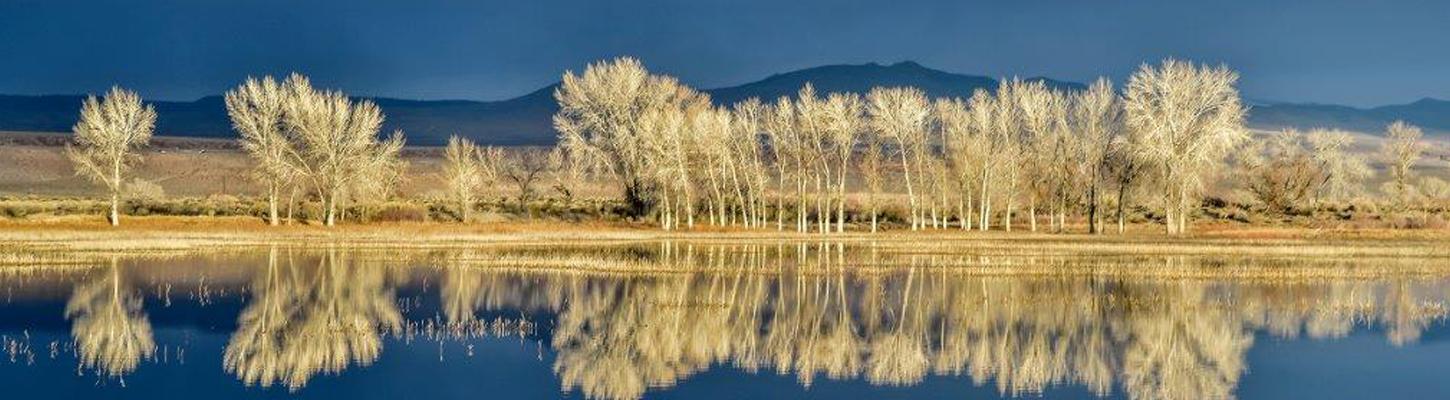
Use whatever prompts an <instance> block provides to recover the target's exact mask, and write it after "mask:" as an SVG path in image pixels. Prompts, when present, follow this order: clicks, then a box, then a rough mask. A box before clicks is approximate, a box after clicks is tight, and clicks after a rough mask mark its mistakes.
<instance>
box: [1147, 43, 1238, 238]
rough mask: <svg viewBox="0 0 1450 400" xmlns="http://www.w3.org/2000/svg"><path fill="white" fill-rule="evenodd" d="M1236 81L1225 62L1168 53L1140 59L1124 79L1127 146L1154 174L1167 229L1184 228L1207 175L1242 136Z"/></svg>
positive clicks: (1217, 165) (1204, 184)
mask: <svg viewBox="0 0 1450 400" xmlns="http://www.w3.org/2000/svg"><path fill="white" fill-rule="evenodd" d="M1237 81H1238V74H1237V73H1235V72H1233V71H1231V70H1229V69H1228V68H1227V67H1222V66H1220V67H1208V66H1199V65H1195V64H1193V63H1189V62H1184V61H1179V60H1174V59H1168V60H1166V61H1164V62H1163V63H1162V64H1161V65H1160V66H1156V67H1155V66H1151V65H1146V64H1145V65H1143V66H1142V67H1141V68H1139V69H1138V71H1137V72H1135V73H1134V74H1133V76H1132V77H1131V78H1129V79H1128V87H1127V91H1126V95H1125V106H1124V110H1125V115H1126V120H1127V125H1128V127H1129V128H1130V130H1131V135H1132V136H1131V138H1132V141H1133V142H1134V145H1133V148H1134V149H1135V150H1136V151H1137V152H1139V153H1140V154H1139V156H1140V157H1141V159H1142V160H1144V162H1145V164H1144V166H1145V167H1147V168H1148V169H1149V170H1151V171H1152V173H1153V174H1154V175H1155V176H1156V178H1157V183H1158V190H1159V192H1160V194H1161V196H1162V197H1161V199H1160V200H1161V201H1162V202H1163V209H1164V211H1165V216H1166V218H1165V222H1166V225H1167V228H1168V229H1167V230H1168V233H1169V234H1180V233H1184V232H1186V231H1187V229H1188V217H1189V214H1190V213H1191V212H1192V211H1193V210H1194V209H1195V208H1196V207H1195V206H1196V205H1197V201H1198V197H1199V196H1200V195H1201V192H1202V191H1203V190H1204V189H1205V188H1206V187H1207V186H1208V180H1209V178H1210V177H1211V176H1212V174H1213V173H1214V172H1215V171H1216V170H1217V169H1218V168H1219V167H1220V166H1221V165H1222V164H1223V162H1224V157H1225V156H1226V154H1227V153H1228V151H1229V150H1231V149H1233V148H1234V146H1236V145H1238V144H1239V143H1240V142H1242V141H1243V140H1244V139H1245V138H1246V137H1247V131H1246V129H1245V128H1244V107H1243V105H1242V104H1241V102H1240V100H1239V93H1238V89H1236V88H1235V84H1236V83H1237Z"/></svg>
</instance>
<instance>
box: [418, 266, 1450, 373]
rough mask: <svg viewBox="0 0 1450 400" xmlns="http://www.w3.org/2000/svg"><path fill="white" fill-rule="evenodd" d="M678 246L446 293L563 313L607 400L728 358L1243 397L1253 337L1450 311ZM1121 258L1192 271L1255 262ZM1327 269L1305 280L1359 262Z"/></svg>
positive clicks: (1278, 287)
mask: <svg viewBox="0 0 1450 400" xmlns="http://www.w3.org/2000/svg"><path fill="white" fill-rule="evenodd" d="M676 246H677V245H670V244H665V245H661V246H660V248H659V249H657V251H652V252H645V253H644V254H647V256H644V257H641V256H639V254H640V251H639V249H629V250H624V251H619V252H615V253H609V254H588V253H586V254H582V255H577V256H574V257H571V256H568V255H561V254H558V252H557V251H553V252H551V253H549V254H547V255H545V254H540V255H539V256H540V258H539V259H538V264H537V265H536V267H537V269H536V270H533V271H531V270H530V269H529V268H527V267H525V266H524V264H526V263H522V262H520V260H522V259H526V258H528V254H530V252H529V251H517V252H511V253H506V254H495V253H487V252H463V253H458V252H454V253H448V255H447V256H445V257H441V258H440V259H445V260H449V261H447V262H444V263H442V264H444V266H445V271H446V274H447V279H446V280H445V281H444V282H443V283H442V285H443V286H444V287H445V288H454V289H456V290H444V291H443V292H442V293H443V296H444V299H443V302H444V303H445V304H460V305H464V306H462V307H468V306H473V307H476V308H477V309H490V310H505V309H511V308H520V307H523V308H546V309H548V310H551V311H553V312H556V313H557V314H558V323H557V326H556V327H555V328H554V331H553V335H554V336H553V342H552V346H553V348H554V350H555V351H556V352H557V353H558V355H557V358H556V359H555V361H554V370H555V372H556V373H557V374H558V376H559V378H560V380H561V385H562V387H563V389H564V390H565V391H573V390H579V391H581V392H582V393H583V394H584V395H585V396H586V397H589V398H607V399H630V398H638V397H641V396H642V395H643V394H644V392H645V391H646V390H648V389H649V388H652V387H669V386H673V385H674V384H675V383H677V382H679V381H680V380H682V379H685V378H687V377H688V376H690V375H692V374H694V373H698V372H701V371H704V370H706V369H708V368H711V367H713V366H717V365H721V364H729V365H732V366H735V367H739V368H742V369H744V370H747V371H756V370H759V369H762V368H764V369H769V370H773V371H774V372H776V373H780V374H794V375H796V377H797V379H798V380H799V382H800V383H801V384H803V385H811V384H812V383H813V382H814V381H815V380H816V379H818V377H821V376H824V377H827V378H831V379H853V378H860V379H865V380H866V381H868V382H871V383H873V384H880V385H912V384H915V383H918V382H920V381H921V380H922V379H923V378H924V377H925V376H926V375H927V374H929V373H930V374H938V375H961V374H966V375H968V376H970V377H971V379H972V380H973V381H974V382H975V383H976V384H978V385H984V384H988V383H989V382H990V383H992V384H994V385H995V386H996V388H997V389H998V391H999V392H1000V393H1001V394H1003V395H1010V396H1019V395H1027V394H1034V393H1040V392H1042V391H1043V390H1045V389H1047V388H1048V387H1051V386H1054V385H1081V386H1083V387H1085V388H1087V389H1089V390H1090V391H1092V392H1094V393H1097V394H1099V395H1108V394H1111V393H1113V392H1114V391H1115V390H1123V391H1125V394H1126V395H1127V397H1130V398H1161V399H1177V398H1229V397H1233V391H1234V388H1235V387H1236V386H1237V384H1238V380H1239V378H1240V377H1241V376H1242V375H1243V373H1244V371H1245V369H1246V365H1245V354H1246V353H1247V351H1248V349H1249V348H1250V347H1251V345H1252V344H1253V333H1254V332H1255V331H1257V330H1268V331H1269V332H1271V333H1273V334H1276V335H1280V336H1294V335H1298V334H1300V333H1301V332H1303V333H1305V334H1307V335H1308V336H1310V337H1313V338H1336V337H1342V336H1344V335H1345V334H1347V333H1348V332H1349V331H1350V329H1351V328H1353V327H1354V326H1355V325H1356V324H1361V325H1371V324H1374V325H1379V326H1384V327H1385V328H1386V330H1387V333H1386V335H1387V336H1388V340H1389V341H1390V342H1391V343H1393V344H1395V345H1402V344H1405V343H1410V342H1413V340H1414V339H1415V337H1416V335H1418V334H1419V332H1421V331H1423V330H1424V329H1425V328H1426V327H1427V326H1428V324H1429V323H1430V322H1432V321H1434V320H1436V319H1438V318H1440V317H1441V316H1443V315H1444V311H1443V310H1444V307H1443V306H1442V305H1441V302H1442V301H1443V296H1444V294H1445V291H1444V290H1443V288H1441V287H1439V286H1438V284H1436V283H1434V281H1433V280H1420V279H1415V278H1416V277H1412V276H1400V277H1390V278H1387V279H1388V280H1368V279H1353V280H1333V279H1322V276H1319V275H1320V274H1313V275H1314V278H1312V279H1295V278H1292V277H1290V276H1285V277H1281V278H1277V279H1258V278H1256V279H1233V278H1226V279H1200V278H1171V277H1160V278H1121V277H1113V276H1111V275H1093V274H1086V275H1083V274H1073V273H1058V274H1032V275H1026V276H1004V275H994V274H991V273H983V272H982V270H978V269H973V268H963V267H962V266H969V265H971V264H973V263H976V264H980V265H987V266H992V267H991V268H996V266H999V265H1002V264H1003V263H1009V262H1029V263H1038V264H1043V265H1061V264H1064V263H1069V264H1070V263H1072V260H1071V259H1070V258H1052V257H1041V258H1030V259H1028V260H1025V261H1024V260H1008V259H1005V258H1004V257H1000V256H983V257H979V258H977V259H975V260H971V259H969V258H964V257H946V256H932V255H901V254H895V255H882V254H878V253H877V252H874V251H871V250H869V249H861V248H852V247H845V246H841V245H833V244H825V245H809V246H763V247H751V246H734V247H732V246H690V245H684V247H685V248H684V249H681V248H678V247H676ZM587 258H593V259H594V260H595V263H594V265H596V266H597V267H598V268H601V269H617V270H628V269H635V270H642V271H653V272H652V273H647V274H629V273H625V272H599V271H595V272H593V273H574V272H566V271H568V269H567V268H566V267H567V266H568V265H579V264H583V263H584V261H583V259H587ZM1402 261H1403V260H1402ZM1123 262H1128V263H1150V262H1162V263H1165V264H1171V265H1172V266H1174V267H1175V268H1186V269H1189V270H1194V269H1204V268H1223V269H1234V268H1242V267H1244V265H1227V264H1225V263H1229V264H1232V263H1241V264H1243V263H1254V262H1257V261H1253V260H1238V261H1233V260H1228V261H1225V260H1196V259H1193V258H1184V257H1168V258H1165V259H1163V260H1153V259H1146V260H1145V259H1141V258H1135V259H1131V260H1124V261H1123ZM1409 262H1413V261H1409ZM630 263H637V264H640V265H635V266H631V265H629V264H630ZM1315 263H1318V264H1319V265H1309V266H1305V265H1300V267H1312V268H1327V269H1329V270H1331V271H1332V270H1333V269H1335V268H1340V267H1345V266H1346V265H1339V264H1336V263H1335V262H1327V261H1322V260H1321V261H1316V262H1315ZM1094 264H1095V265H1094V268H1101V267H1104V265H1103V261H1102V260H1097V261H1094ZM1311 264H1312V263H1311ZM1112 267H1114V268H1119V267H1123V266H1112ZM1408 267H1410V268H1407V270H1414V269H1415V268H1414V267H1416V266H1413V265H1411V266H1408ZM540 271H545V272H540ZM548 271H552V272H548ZM1281 272H1282V271H1281ZM1320 272H1323V271H1320ZM455 281H456V282H455ZM464 288H466V289H464ZM484 299H487V300H484ZM484 304H487V305H486V306H480V305H484ZM456 312H463V313H466V311H456Z"/></svg>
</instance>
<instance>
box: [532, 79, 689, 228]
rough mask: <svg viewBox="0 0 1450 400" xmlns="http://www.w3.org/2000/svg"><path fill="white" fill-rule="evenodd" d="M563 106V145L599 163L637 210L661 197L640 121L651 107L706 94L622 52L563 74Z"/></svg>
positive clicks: (557, 123) (559, 121)
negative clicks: (654, 71)
mask: <svg viewBox="0 0 1450 400" xmlns="http://www.w3.org/2000/svg"><path fill="white" fill-rule="evenodd" d="M554 98H555V99H556V100H558V102H559V112H558V113H557V114H555V115H554V127H555V129H557V130H558V131H559V145H560V146H562V147H564V148H565V149H567V150H568V151H569V152H570V154H571V156H573V157H575V158H576V159H578V160H580V161H581V162H585V163H589V164H594V165H597V166H599V168H600V170H602V171H605V172H607V173H609V174H611V175H613V176H614V177H615V178H617V179H618V180H619V182H621V184H622V186H623V188H622V189H623V191H624V196H625V199H626V200H627V201H628V203H629V204H630V207H631V208H632V209H633V211H634V212H635V213H636V215H643V214H645V213H646V212H647V211H649V210H650V209H652V208H653V206H654V204H655V203H656V201H657V198H656V197H655V193H654V191H655V188H654V187H653V183H654V182H655V181H654V180H653V179H651V176H650V175H652V174H651V170H652V169H653V168H652V167H653V165H652V163H653V162H655V161H657V160H654V159H650V158H648V157H646V155H645V154H643V153H641V150H642V149H644V148H645V145H646V144H645V143H644V142H645V141H646V140H650V139H651V138H648V137H644V136H642V134H641V129H640V123H641V117H642V116H643V114H644V113H646V112H649V111H651V110H661V109H666V108H679V107H682V104H684V103H686V102H700V101H702V96H701V95H700V94H699V93H698V92H695V91H694V90H691V89H689V88H687V87H685V86H683V85H680V84H679V83H678V82H677V81H675V80H674V79H673V78H669V77H664V76H655V75H651V74H650V73H649V71H647V70H645V68H644V65H643V64H642V63H640V62H639V60H636V59H633V58H627V57H625V58H618V59H615V60H613V61H607V62H599V63H594V64H590V65H589V67H588V68H586V69H585V70H584V73H583V74H582V75H575V74H574V73H573V72H568V73H565V74H564V78H563V81H562V83H560V86H559V89H558V90H556V91H555V92H554Z"/></svg>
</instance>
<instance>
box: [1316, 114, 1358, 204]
mask: <svg viewBox="0 0 1450 400" xmlns="http://www.w3.org/2000/svg"><path fill="white" fill-rule="evenodd" d="M1308 140H1309V147H1310V154H1311V157H1312V158H1313V160H1314V162H1315V164H1317V167H1318V169H1319V176H1318V182H1317V189H1316V190H1315V201H1316V202H1317V201H1321V200H1330V201H1343V200H1345V199H1348V198H1350V197H1353V196H1356V195H1358V194H1359V193H1360V192H1361V191H1362V190H1363V188H1364V181H1365V180H1367V179H1369V178H1370V177H1371V176H1373V175H1374V170H1373V169H1371V168H1370V167H1369V164H1368V163H1366V162H1365V159H1364V157H1362V156H1360V155H1357V154H1354V153H1350V152H1349V151H1347V150H1348V148H1349V147H1350V146H1352V145H1354V137H1352V136H1350V135H1349V134H1348V133H1345V132H1341V131H1325V130H1314V131H1310V132H1309V136H1308Z"/></svg>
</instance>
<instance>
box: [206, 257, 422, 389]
mask: <svg viewBox="0 0 1450 400" xmlns="http://www.w3.org/2000/svg"><path fill="white" fill-rule="evenodd" d="M280 257H282V256H279V254H278V250H277V249H275V248H274V249H272V250H270V251H269V253H268V257H267V266H266V268H265V269H264V270H263V271H261V272H260V273H258V274H257V276H256V278H255V279H254V280H253V283H252V299H251V301H250V302H249V304H248V305H247V308H246V309H245V310H243V311H242V314H241V316H240V317H239V318H238V320H237V331H236V333H234V334H233V335H232V338H231V341H230V342H228V343H227V347H226V350H225V353H224V354H223V366H224V367H225V368H226V370H227V372H230V373H232V374H235V375H236V376H237V378H238V379H240V380H241V381H242V382H243V383H245V384H247V385H254V384H255V385H261V386H271V385H272V384H274V383H280V384H285V385H287V387H288V388H291V389H293V390H295V389H298V388H301V387H303V386H305V385H306V384H307V381H308V380H309V379H311V378H312V376H314V375H316V374H317V373H319V372H323V373H329V374H336V373H339V372H342V371H343V370H344V369H347V368H348V366H349V365H351V364H357V365H360V366H367V365H371V364H372V363H373V361H376V360H377V359H378V356H380V355H381V354H382V349H383V338H382V333H383V331H389V332H397V331H399V330H400V329H401V328H402V325H403V317H402V314H401V313H400V312H399V311H398V303H397V301H395V299H394V294H393V293H394V289H393V286H392V285H391V284H390V282H389V279H388V274H387V272H388V269H387V268H384V266H382V265H378V264H376V263H366V262H360V261H357V260H354V259H352V258H351V257H349V255H348V254H347V253H346V252H339V251H336V250H332V251H327V252H325V253H323V254H321V255H320V256H319V257H313V258H316V260H317V261H316V267H315V268H302V267H299V266H298V264H297V263H296V259H295V257H293V256H292V255H291V254H288V255H286V256H285V258H286V260H285V261H283V260H279V258H280Z"/></svg>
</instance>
